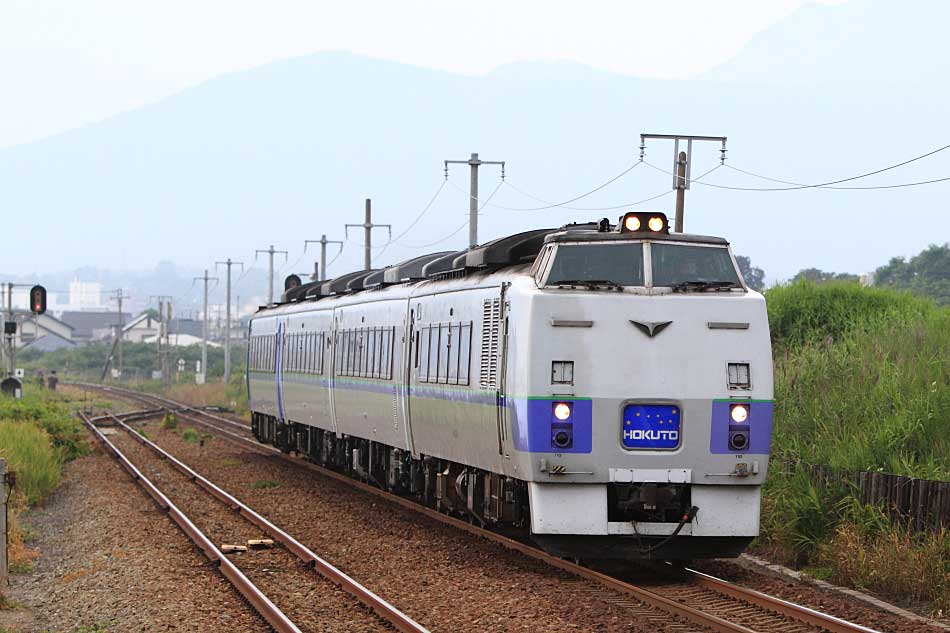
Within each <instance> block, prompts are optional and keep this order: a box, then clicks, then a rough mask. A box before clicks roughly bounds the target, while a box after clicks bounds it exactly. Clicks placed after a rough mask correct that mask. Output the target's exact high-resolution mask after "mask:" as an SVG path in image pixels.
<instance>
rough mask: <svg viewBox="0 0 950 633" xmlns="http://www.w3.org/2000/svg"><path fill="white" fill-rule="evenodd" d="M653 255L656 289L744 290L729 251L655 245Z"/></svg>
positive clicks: (652, 245) (652, 250)
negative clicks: (711, 287)
mask: <svg viewBox="0 0 950 633" xmlns="http://www.w3.org/2000/svg"><path fill="white" fill-rule="evenodd" d="M650 251H651V253H652V257H651V259H652V264H653V285H654V286H660V287H665V286H670V287H673V288H677V287H682V286H692V285H695V286H696V287H706V286H718V287H722V288H739V287H741V286H740V284H739V276H738V275H737V274H736V268H735V266H734V265H733V263H732V258H731V257H730V256H729V251H728V249H726V248H722V247H708V246H688V245H686V244H660V243H657V242H653V243H652V244H651V245H650Z"/></svg>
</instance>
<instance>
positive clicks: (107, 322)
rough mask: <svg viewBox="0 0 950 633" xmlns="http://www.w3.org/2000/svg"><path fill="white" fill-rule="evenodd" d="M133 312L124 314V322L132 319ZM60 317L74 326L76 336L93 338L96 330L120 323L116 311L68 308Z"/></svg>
mask: <svg viewBox="0 0 950 633" xmlns="http://www.w3.org/2000/svg"><path fill="white" fill-rule="evenodd" d="M131 318H132V315H131V314H123V315H122V320H123V322H126V323H127V322H128V321H129V320H131ZM60 319H61V320H62V321H63V322H64V323H66V324H67V325H69V326H71V327H72V328H73V336H74V337H76V338H92V336H93V331H94V330H101V329H105V328H110V327H113V326H116V325H118V324H119V315H118V314H116V313H115V312H80V311H74V310H67V311H65V312H63V314H62V316H61V317H60Z"/></svg>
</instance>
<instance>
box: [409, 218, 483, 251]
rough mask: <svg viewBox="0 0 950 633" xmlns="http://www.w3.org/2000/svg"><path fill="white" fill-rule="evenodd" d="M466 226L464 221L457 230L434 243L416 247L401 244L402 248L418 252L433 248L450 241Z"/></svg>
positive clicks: (466, 222)
mask: <svg viewBox="0 0 950 633" xmlns="http://www.w3.org/2000/svg"><path fill="white" fill-rule="evenodd" d="M466 226H468V220H465V222H463V223H462V225H461V226H460V227H458V228H457V229H455V230H454V231H452V232H451V233H449V234H448V235H446V236H445V237H443V238H442V239H439V240H436V241H434V242H430V243H429V244H420V245H418V246H411V245H409V244H403V246H405V247H406V248H411V249H420V250H421V249H423V248H431V247H433V246H437V245H438V244H441V243H442V242H446V241H448V240H450V239H452V238H453V237H455V236H456V235H458V234H459V233H460V232H461V231H462V229H464V228H465V227H466Z"/></svg>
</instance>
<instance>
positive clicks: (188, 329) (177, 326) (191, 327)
mask: <svg viewBox="0 0 950 633" xmlns="http://www.w3.org/2000/svg"><path fill="white" fill-rule="evenodd" d="M168 333H169V334H190V335H191V336H197V337H198V338H201V321H200V320H198V319H172V320H171V321H170V322H169V324H168Z"/></svg>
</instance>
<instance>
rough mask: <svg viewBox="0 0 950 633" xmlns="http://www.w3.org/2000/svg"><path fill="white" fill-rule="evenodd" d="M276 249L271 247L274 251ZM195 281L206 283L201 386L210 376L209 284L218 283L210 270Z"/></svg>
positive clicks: (202, 321) (202, 329)
mask: <svg viewBox="0 0 950 633" xmlns="http://www.w3.org/2000/svg"><path fill="white" fill-rule="evenodd" d="M273 249H274V247H273V246H271V250H272V251H273ZM273 257H274V256H273V255H271V261H273ZM195 281H204V282H205V303H204V314H203V315H202V319H201V378H200V381H201V382H200V383H199V384H202V385H203V384H205V382H206V380H205V378H206V377H207V376H208V282H209V281H218V278H217V277H209V276H208V269H207V268H205V274H204V277H195Z"/></svg>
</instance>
